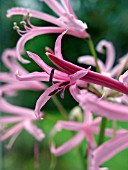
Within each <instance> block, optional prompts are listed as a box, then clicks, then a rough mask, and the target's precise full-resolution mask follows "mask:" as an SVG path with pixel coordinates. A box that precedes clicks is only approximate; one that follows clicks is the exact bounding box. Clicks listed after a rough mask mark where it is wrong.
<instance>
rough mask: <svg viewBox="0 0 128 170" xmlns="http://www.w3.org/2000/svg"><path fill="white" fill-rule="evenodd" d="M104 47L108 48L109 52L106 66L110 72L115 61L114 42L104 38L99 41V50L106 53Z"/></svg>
mask: <svg viewBox="0 0 128 170" xmlns="http://www.w3.org/2000/svg"><path fill="white" fill-rule="evenodd" d="M103 47H105V48H106V52H107V58H106V63H105V66H106V72H108V71H110V69H111V68H112V66H113V64H114V61H115V49H114V47H113V44H112V43H111V42H108V41H106V40H102V41H100V42H99V44H98V45H97V51H98V52H100V53H104V49H103Z"/></svg>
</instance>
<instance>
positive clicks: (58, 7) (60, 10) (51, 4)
mask: <svg viewBox="0 0 128 170" xmlns="http://www.w3.org/2000/svg"><path fill="white" fill-rule="evenodd" d="M41 1H43V2H45V3H46V4H47V5H48V6H49V7H50V8H51V9H52V10H53V11H54V12H55V13H56V14H57V15H58V16H61V15H63V13H64V12H65V11H64V9H63V8H62V6H61V5H60V4H59V3H58V2H57V1H56V0H55V1H53V0H41Z"/></svg>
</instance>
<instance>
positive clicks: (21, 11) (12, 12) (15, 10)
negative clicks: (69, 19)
mask: <svg viewBox="0 0 128 170" xmlns="http://www.w3.org/2000/svg"><path fill="white" fill-rule="evenodd" d="M28 13H29V14H30V15H31V17H34V18H38V19H41V20H44V21H47V22H50V23H53V24H56V25H58V26H60V25H61V23H60V21H59V20H58V19H57V18H56V17H54V16H52V15H49V14H46V13H44V12H39V11H35V10H31V9H28V8H18V7H16V8H11V9H9V10H8V11H7V17H8V18H10V17H12V16H14V15H27V14H28Z"/></svg>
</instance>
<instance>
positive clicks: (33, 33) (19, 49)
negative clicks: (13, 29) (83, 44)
mask: <svg viewBox="0 0 128 170" xmlns="http://www.w3.org/2000/svg"><path fill="white" fill-rule="evenodd" d="M63 31H65V29H64V28H57V27H39V28H35V29H32V30H30V31H29V32H28V33H26V34H25V35H23V36H22V37H21V38H20V39H19V41H18V43H17V46H16V54H17V57H18V59H19V60H20V61H21V62H22V63H26V64H27V63H29V62H30V61H28V60H25V59H23V58H22V56H21V53H24V45H25V43H26V42H27V41H28V40H31V39H33V38H34V37H36V36H38V35H42V34H48V33H49V34H50V33H61V32H63Z"/></svg>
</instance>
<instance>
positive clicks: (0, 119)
mask: <svg viewBox="0 0 128 170" xmlns="http://www.w3.org/2000/svg"><path fill="white" fill-rule="evenodd" d="M22 120H24V117H18V116H6V117H5V116H2V117H0V124H7V123H15V122H19V121H22Z"/></svg>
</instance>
